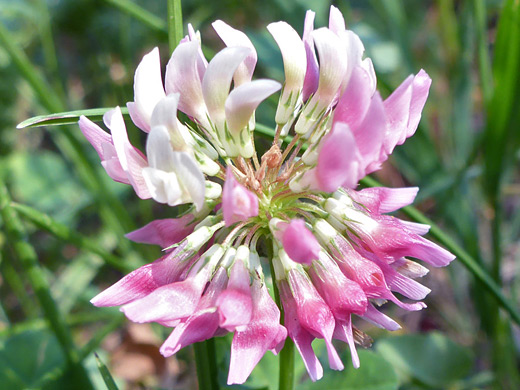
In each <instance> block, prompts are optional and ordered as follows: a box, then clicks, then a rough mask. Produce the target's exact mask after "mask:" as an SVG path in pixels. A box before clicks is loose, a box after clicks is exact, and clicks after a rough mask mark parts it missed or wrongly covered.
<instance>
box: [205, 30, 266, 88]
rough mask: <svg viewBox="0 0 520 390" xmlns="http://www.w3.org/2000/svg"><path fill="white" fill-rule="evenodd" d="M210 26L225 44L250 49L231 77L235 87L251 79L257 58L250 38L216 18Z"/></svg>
mask: <svg viewBox="0 0 520 390" xmlns="http://www.w3.org/2000/svg"><path fill="white" fill-rule="evenodd" d="M212 26H213V28H214V29H215V31H216V32H217V34H218V36H219V37H220V39H222V40H223V41H224V43H225V44H226V46H228V47H232V46H242V47H247V48H249V49H251V52H250V53H249V54H248V56H247V57H246V58H245V59H244V62H242V63H241V64H240V65H239V66H238V68H237V70H236V72H235V75H234V77H233V79H234V81H235V87H237V86H239V85H241V84H244V83H246V82H248V81H251V77H252V76H253V71H254V70H255V66H256V61H257V58H258V55H257V53H256V50H255V47H254V46H253V43H251V40H250V39H249V38H248V37H247V35H246V34H244V33H243V32H242V31H240V30H236V29H234V28H233V27H231V26H230V25H228V24H226V23H225V22H223V21H222V20H216V21H215V22H213V23H212Z"/></svg>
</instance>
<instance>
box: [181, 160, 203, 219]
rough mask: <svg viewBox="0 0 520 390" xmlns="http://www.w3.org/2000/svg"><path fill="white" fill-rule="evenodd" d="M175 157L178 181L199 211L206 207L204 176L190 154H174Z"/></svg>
mask: <svg viewBox="0 0 520 390" xmlns="http://www.w3.org/2000/svg"><path fill="white" fill-rule="evenodd" d="M173 157H174V167H175V173H176V174H177V179H178V180H179V182H180V183H181V186H182V187H184V189H185V190H186V191H187V192H188V194H189V196H190V197H191V200H192V201H193V203H194V204H195V208H196V210H197V211H199V210H200V209H201V208H202V206H204V197H205V193H206V184H205V180H204V175H203V174H202V172H201V170H200V169H199V167H198V166H197V164H196V163H195V161H194V160H193V158H192V157H191V156H190V155H189V154H188V153H185V152H173Z"/></svg>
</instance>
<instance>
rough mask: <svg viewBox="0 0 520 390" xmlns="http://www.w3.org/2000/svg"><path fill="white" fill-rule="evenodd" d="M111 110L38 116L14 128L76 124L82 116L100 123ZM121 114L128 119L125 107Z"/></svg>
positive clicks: (96, 109) (89, 110)
mask: <svg viewBox="0 0 520 390" xmlns="http://www.w3.org/2000/svg"><path fill="white" fill-rule="evenodd" d="M112 109H113V107H109V108H92V109H87V110H75V111H67V112H57V113H55V114H48V115H38V116H34V117H32V118H29V119H26V120H24V121H23V122H21V123H19V124H18V125H17V126H16V128H17V129H25V128H28V127H39V126H60V125H70V124H76V123H78V120H79V117H80V116H82V115H84V116H86V117H87V118H89V119H90V120H91V121H93V122H101V121H102V120H103V115H105V113H106V112H107V111H109V110H112ZM121 112H122V113H123V116H125V117H127V118H130V116H129V115H128V109H127V108H126V107H121Z"/></svg>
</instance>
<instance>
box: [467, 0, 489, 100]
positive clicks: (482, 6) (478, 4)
mask: <svg viewBox="0 0 520 390" xmlns="http://www.w3.org/2000/svg"><path fill="white" fill-rule="evenodd" d="M472 4H473V12H474V18H475V25H476V36H477V50H478V65H479V74H480V83H481V86H482V94H483V95H484V102H485V104H486V105H487V104H488V103H489V101H490V99H491V97H492V94H493V74H492V72H491V60H490V58H489V51H488V47H487V41H488V39H487V24H486V2H485V1H484V0H475V1H474V2H473V3H472Z"/></svg>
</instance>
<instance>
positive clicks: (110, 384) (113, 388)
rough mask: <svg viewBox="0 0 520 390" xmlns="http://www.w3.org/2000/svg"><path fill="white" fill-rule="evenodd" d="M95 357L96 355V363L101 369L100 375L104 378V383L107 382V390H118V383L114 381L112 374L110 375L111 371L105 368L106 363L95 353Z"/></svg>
mask: <svg viewBox="0 0 520 390" xmlns="http://www.w3.org/2000/svg"><path fill="white" fill-rule="evenodd" d="M94 355H96V362H97V366H98V369H99V373H100V374H101V376H102V377H103V381H104V382H105V385H106V386H107V389H108V390H118V388H117V385H116V382H115V381H114V378H112V374H110V371H108V368H107V366H105V363H103V362H102V361H101V359H100V358H99V356H98V354H97V353H95V354H94Z"/></svg>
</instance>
